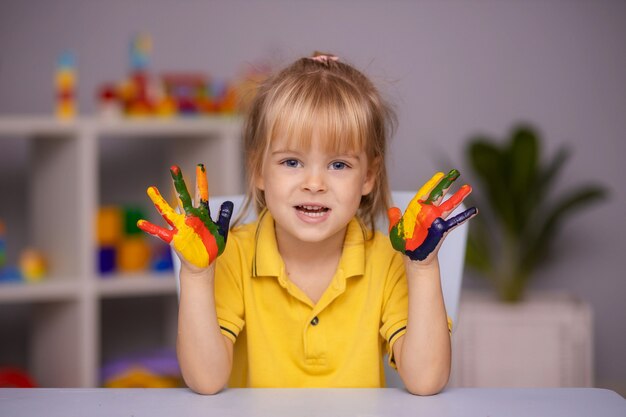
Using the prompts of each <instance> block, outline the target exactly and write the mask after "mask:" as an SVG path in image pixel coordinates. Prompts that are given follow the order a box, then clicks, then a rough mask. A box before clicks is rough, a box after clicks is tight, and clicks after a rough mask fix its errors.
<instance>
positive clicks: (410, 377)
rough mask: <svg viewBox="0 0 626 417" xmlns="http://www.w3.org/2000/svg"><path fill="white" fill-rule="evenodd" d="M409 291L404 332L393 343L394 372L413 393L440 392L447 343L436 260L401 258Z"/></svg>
mask: <svg viewBox="0 0 626 417" xmlns="http://www.w3.org/2000/svg"><path fill="white" fill-rule="evenodd" d="M404 263H405V267H406V274H407V284H408V290H409V312H408V322H407V327H406V333H405V334H404V335H403V336H401V337H400V338H399V339H398V340H397V341H396V343H395V344H394V346H393V355H394V359H395V362H396V366H397V368H398V373H399V374H400V377H401V378H402V381H403V382H404V385H405V386H406V388H407V390H408V391H409V392H411V393H412V394H415V395H432V394H437V393H438V392H439V391H441V390H442V389H443V388H444V387H445V386H446V384H447V383H448V378H449V376H450V362H451V357H452V356H451V346H450V335H449V331H448V320H447V315H446V309H445V306H444V303H443V293H442V290H441V281H440V279H439V263H438V261H437V259H436V258H435V260H434V261H433V262H432V263H431V264H429V265H421V264H419V263H416V262H414V261H411V260H410V259H409V258H408V257H405V260H404Z"/></svg>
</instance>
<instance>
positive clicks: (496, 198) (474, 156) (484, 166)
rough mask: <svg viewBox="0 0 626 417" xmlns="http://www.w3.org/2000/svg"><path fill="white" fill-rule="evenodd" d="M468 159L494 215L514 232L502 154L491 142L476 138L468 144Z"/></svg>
mask: <svg viewBox="0 0 626 417" xmlns="http://www.w3.org/2000/svg"><path fill="white" fill-rule="evenodd" d="M467 154H468V157H469V160H470V163H471V166H472V168H473V169H474V172H475V173H476V174H477V175H478V177H479V179H480V180H481V181H482V183H483V184H484V186H485V188H486V191H487V192H486V196H487V198H488V199H489V203H490V205H491V206H492V207H493V211H494V214H495V215H496V216H497V217H498V218H499V219H500V221H501V222H502V224H503V225H504V226H505V228H506V229H507V230H509V231H511V232H512V231H514V230H515V228H514V225H515V212H514V210H515V209H514V206H513V202H512V201H511V199H510V197H509V195H508V193H507V190H508V188H509V186H508V184H507V176H506V175H505V170H506V169H507V168H506V166H507V162H506V157H505V155H504V153H503V152H502V151H501V150H500V149H498V147H496V146H495V145H494V144H493V143H492V142H490V141H488V140H486V139H484V138H476V139H474V140H472V141H471V142H470V145H469V148H468V152H467Z"/></svg>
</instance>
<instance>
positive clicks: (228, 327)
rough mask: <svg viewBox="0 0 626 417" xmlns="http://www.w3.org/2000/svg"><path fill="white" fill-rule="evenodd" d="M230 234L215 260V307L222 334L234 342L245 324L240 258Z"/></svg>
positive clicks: (235, 241)
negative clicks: (221, 251)
mask: <svg viewBox="0 0 626 417" xmlns="http://www.w3.org/2000/svg"><path fill="white" fill-rule="evenodd" d="M240 254H241V252H240V250H239V244H238V241H237V238H236V236H235V235H234V234H231V236H230V238H229V239H228V241H227V243H226V248H225V249H224V252H223V253H222V255H221V256H220V257H219V258H217V260H216V261H215V262H216V264H215V308H216V312H217V321H218V324H219V326H220V329H221V330H222V334H223V335H224V336H226V337H228V338H229V339H230V340H232V341H233V343H235V342H236V341H237V336H239V333H240V332H241V330H243V327H244V324H245V309H244V299H243V284H242V277H243V276H244V274H243V270H242V258H241V256H240Z"/></svg>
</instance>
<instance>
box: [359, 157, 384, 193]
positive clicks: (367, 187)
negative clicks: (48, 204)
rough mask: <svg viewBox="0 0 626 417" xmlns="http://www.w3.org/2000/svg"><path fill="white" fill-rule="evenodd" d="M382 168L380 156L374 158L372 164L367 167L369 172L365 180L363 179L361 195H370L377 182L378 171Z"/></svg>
mask: <svg viewBox="0 0 626 417" xmlns="http://www.w3.org/2000/svg"><path fill="white" fill-rule="evenodd" d="M379 170H380V157H377V158H374V160H373V161H372V163H371V164H369V166H368V167H367V174H366V176H365V181H363V187H361V195H368V194H369V193H371V192H372V190H373V189H374V185H375V184H376V178H377V177H378V171H379Z"/></svg>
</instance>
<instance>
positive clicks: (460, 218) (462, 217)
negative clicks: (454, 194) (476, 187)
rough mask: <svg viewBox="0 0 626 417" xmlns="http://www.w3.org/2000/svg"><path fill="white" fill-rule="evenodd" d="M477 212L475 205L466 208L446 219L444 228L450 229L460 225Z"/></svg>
mask: <svg viewBox="0 0 626 417" xmlns="http://www.w3.org/2000/svg"><path fill="white" fill-rule="evenodd" d="M477 214H478V209H477V208H476V207H470V208H468V209H467V210H465V211H464V212H463V213H460V214H457V215H456V216H454V217H453V218H451V219H448V220H446V230H452V229H454V228H455V227H457V226H460V225H462V224H463V223H465V222H466V221H468V220H469V219H471V218H472V217H474V216H476V215H477Z"/></svg>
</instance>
